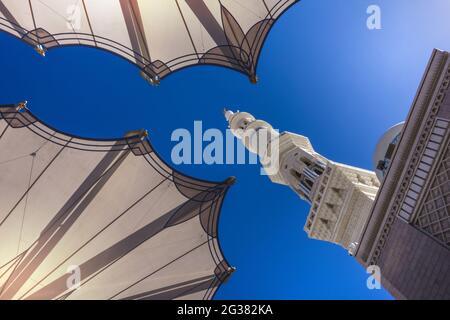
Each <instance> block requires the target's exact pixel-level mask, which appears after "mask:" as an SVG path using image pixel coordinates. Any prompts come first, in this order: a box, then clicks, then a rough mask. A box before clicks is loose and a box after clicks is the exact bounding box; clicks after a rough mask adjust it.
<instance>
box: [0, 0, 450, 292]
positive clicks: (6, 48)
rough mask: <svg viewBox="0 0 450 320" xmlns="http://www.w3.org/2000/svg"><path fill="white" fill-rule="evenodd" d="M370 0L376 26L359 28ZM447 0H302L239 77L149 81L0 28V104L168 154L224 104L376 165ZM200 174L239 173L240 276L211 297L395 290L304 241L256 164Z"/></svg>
mask: <svg viewBox="0 0 450 320" xmlns="http://www.w3.org/2000/svg"><path fill="white" fill-rule="evenodd" d="M371 4H377V5H379V6H380V7H381V12H382V27H383V29H382V30H375V31H370V30H368V29H367V27H366V19H367V14H366V9H367V7H368V6H369V5H371ZM449 10H450V2H449V1H448V0H371V1H366V0H303V1H302V2H300V3H299V4H297V5H295V6H294V7H292V8H291V9H290V10H289V11H288V12H287V13H286V14H285V15H284V16H283V17H282V18H281V19H280V20H279V21H278V22H277V24H276V25H275V27H274V28H273V30H272V32H271V33H270V35H269V38H268V40H267V41H266V44H265V47H264V50H263V53H262V56H261V60H260V63H259V70H258V75H259V78H260V82H259V83H258V84H257V85H252V84H250V82H249V81H248V79H247V78H246V77H245V76H243V75H242V74H239V73H237V72H233V71H231V70H227V69H223V68H218V67H195V68H190V69H186V70H183V71H181V72H177V73H175V74H173V75H171V76H170V77H168V78H166V79H164V80H163V81H162V83H161V86H159V87H151V86H149V85H148V84H147V83H146V82H145V81H144V80H143V79H142V78H141V77H140V76H139V73H138V69H137V68H136V67H135V66H133V65H131V64H129V63H128V62H126V61H124V60H122V59H120V58H118V57H116V56H113V55H111V54H108V53H105V52H103V51H97V50H94V49H90V48H82V47H70V48H61V49H55V50H51V51H50V52H48V55H47V57H45V58H42V57H40V56H39V55H37V54H36V53H35V52H34V51H33V50H32V49H31V48H30V47H29V46H27V45H25V44H24V43H22V42H20V41H18V40H17V39H15V38H12V37H11V36H9V35H7V34H4V33H0V48H1V50H0V70H1V77H0V93H1V95H0V98H1V101H0V103H14V102H18V101H22V100H28V101H29V107H30V109H31V110H32V111H33V113H35V114H36V115H37V116H39V117H40V118H41V119H42V120H44V121H45V122H47V123H49V124H51V125H53V126H54V127H57V128H59V129H60V130H63V131H66V132H69V133H72V134H76V135H81V136H87V137H98V138H105V137H119V136H122V135H123V134H124V133H125V132H127V131H129V130H134V129H139V128H146V129H148V130H149V133H150V139H151V141H152V143H153V144H154V145H155V147H156V148H157V149H158V150H159V153H160V154H161V155H162V157H163V158H164V159H165V160H166V161H168V162H170V153H171V149H172V147H173V146H174V145H175V143H174V142H171V141H170V136H171V133H172V131H173V130H174V129H177V128H187V129H189V130H193V125H194V120H202V121H203V127H204V128H205V129H207V128H220V129H223V130H225V129H226V123H225V121H224V118H223V115H222V109H223V107H225V106H227V107H230V108H232V109H240V110H245V111H249V112H251V113H253V114H254V115H255V116H256V117H258V118H260V119H264V120H266V121H268V122H270V123H271V124H272V125H273V126H274V127H275V128H278V129H280V130H281V131H284V130H286V131H291V132H296V133H299V134H302V135H306V136H308V137H309V138H310V139H311V141H312V143H313V145H314V147H315V149H316V150H317V151H318V152H320V153H322V154H323V155H325V156H326V157H328V158H329V159H332V160H335V161H338V162H343V163H347V164H351V165H354V166H360V167H363V168H367V169H371V167H372V165H371V157H372V153H373V151H374V147H375V144H376V142H377V140H378V138H379V137H380V136H381V135H382V134H383V132H384V131H385V130H387V129H388V128H389V127H390V126H392V125H393V124H396V123H398V122H400V121H402V120H404V119H405V117H406V114H407V112H408V110H409V108H410V106H411V103H412V100H413V97H414V95H415V92H416V90H417V87H418V84H419V82H420V79H421V77H422V74H423V72H424V69H425V66H426V64H427V61H428V58H429V56H430V54H431V51H432V49H433V48H435V47H437V48H440V49H443V50H450V39H449V36H448V30H449V28H450V22H449V21H448V12H449ZM178 169H179V170H181V171H183V172H185V173H187V174H190V175H194V176H196V177H199V178H204V179H210V180H223V179H225V178H227V177H228V176H236V177H237V183H236V184H235V185H234V186H233V188H232V189H231V191H230V192H229V194H228V197H227V198H226V201H225V204H224V206H223V211H222V216H221V221H220V240H221V243H222V247H223V250H224V253H225V255H226V257H227V259H228V260H229V262H230V263H231V264H232V265H235V266H236V267H237V272H236V273H235V274H234V275H233V276H232V278H231V279H230V281H229V282H227V283H226V284H225V285H223V286H222V288H221V289H220V291H219V292H218V294H217V295H216V298H219V299H390V296H389V294H388V293H386V292H385V291H384V290H368V289H367V287H366V279H367V274H366V273H365V270H363V269H362V268H361V267H360V266H359V265H358V264H357V263H356V261H354V260H353V258H351V257H349V256H348V254H347V253H346V252H345V250H343V249H341V248H340V247H337V246H335V245H332V244H328V243H324V242H320V241H314V240H309V239H308V238H307V236H306V234H305V233H304V232H303V225H304V223H305V219H306V216H307V214H308V210H309V208H308V205H307V204H306V203H303V202H302V201H301V200H300V199H299V198H298V197H297V196H296V195H295V194H294V193H293V192H291V191H290V190H289V189H288V188H287V187H284V186H280V185H275V184H272V183H271V182H270V181H269V179H268V178H267V177H264V176H260V175H259V167H258V166H256V165H210V166H207V165H181V166H178Z"/></svg>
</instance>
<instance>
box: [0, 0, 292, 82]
mask: <svg viewBox="0 0 450 320" xmlns="http://www.w3.org/2000/svg"><path fill="white" fill-rule="evenodd" d="M296 2H298V0H208V1H205V0H151V1H149V0H29V1H25V0H21V1H18V0H0V29H2V30H4V31H6V32H8V33H10V34H12V35H14V36H16V37H18V38H21V39H23V40H24V41H26V42H28V43H29V44H31V45H33V46H42V48H43V50H45V49H50V48H53V47H57V46H67V45H86V46H93V47H96V48H101V49H105V50H107V51H110V52H113V53H115V54H117V55H119V56H121V57H124V58H126V59H128V60H129V61H131V62H132V63H134V64H136V65H137V66H138V67H139V68H140V69H141V70H142V71H143V72H144V74H145V75H147V76H148V77H150V79H152V80H158V79H159V78H163V77H165V76H167V75H168V74H170V73H171V72H173V71H176V70H179V69H182V68H184V67H188V66H191V65H196V64H213V65H219V66H223V67H228V68H232V69H235V70H238V71H240V72H243V73H245V74H247V75H249V76H250V77H251V79H252V80H255V72H256V66H257V62H258V57H259V54H260V51H261V47H262V45H263V43H264V40H265V39H266V36H267V34H268V32H269V30H270V28H271V27H272V25H273V24H274V22H275V21H276V20H277V18H278V17H279V16H280V15H281V14H282V13H283V12H284V11H286V10H287V9H288V8H289V7H290V6H291V5H293V4H294V3H296Z"/></svg>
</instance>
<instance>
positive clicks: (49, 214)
mask: <svg viewBox="0 0 450 320" xmlns="http://www.w3.org/2000/svg"><path fill="white" fill-rule="evenodd" d="M145 136H146V134H145V131H138V132H135V133H130V134H129V135H127V136H126V137H125V138H121V139H112V140H92V139H84V138H79V137H75V136H72V135H68V134H65V133H62V132H59V131H58V130H56V129H53V128H51V127H50V126H48V125H46V124H44V123H43V122H41V121H40V120H38V119H37V118H36V117H35V116H34V115H33V114H31V113H30V112H29V111H28V110H27V109H25V108H23V106H22V108H21V107H17V106H15V105H6V106H0V299H178V298H180V299H210V298H212V297H213V295H214V293H215V292H216V290H217V288H218V287H219V286H220V284H221V283H222V282H223V281H224V280H225V279H226V278H227V277H228V276H229V274H230V273H231V272H232V271H233V268H230V266H229V265H228V263H227V262H226V260H225V258H224V257H223V255H222V252H221V249H220V245H219V242H218V234H217V233H218V220H219V213H220V209H221V206H222V201H223V199H224V196H225V194H226V192H227V190H228V188H229V186H230V184H231V182H232V179H228V180H226V181H225V182H222V183H214V182H208V181H202V180H198V179H194V178H191V177H188V176H186V175H183V174H181V173H179V172H177V171H175V170H174V169H172V168H171V167H170V166H168V165H167V164H166V163H164V162H163V161H162V160H161V158H159V157H158V155H157V154H156V153H155V152H154V150H153V148H152V147H151V145H150V143H149V141H148V140H147V139H146V138H145ZM77 276H78V278H77ZM78 280H79V281H78ZM78 284H80V285H81V286H80V287H79V288H77V285H78Z"/></svg>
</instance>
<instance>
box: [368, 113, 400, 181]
mask: <svg viewBox="0 0 450 320" xmlns="http://www.w3.org/2000/svg"><path fill="white" fill-rule="evenodd" d="M404 124H405V123H404V122H400V123H398V124H396V125H395V126H393V127H391V128H390V129H389V130H388V131H386V133H385V134H384V135H383V136H382V137H381V139H380V140H379V141H378V143H377V146H376V148H375V153H374V155H373V158H372V161H373V166H374V169H375V173H376V175H377V177H378V180H380V182H381V181H383V179H384V176H385V174H386V172H387V169H388V168H389V165H390V163H391V160H392V156H393V152H394V148H395V146H396V145H397V143H398V141H399V140H400V134H401V132H402V129H403V126H404Z"/></svg>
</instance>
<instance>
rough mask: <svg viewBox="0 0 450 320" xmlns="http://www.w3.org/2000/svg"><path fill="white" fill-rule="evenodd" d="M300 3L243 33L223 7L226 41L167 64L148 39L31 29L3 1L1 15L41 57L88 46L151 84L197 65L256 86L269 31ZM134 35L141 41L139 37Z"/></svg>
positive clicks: (286, 4) (282, 7)
mask: <svg viewBox="0 0 450 320" xmlns="http://www.w3.org/2000/svg"><path fill="white" fill-rule="evenodd" d="M299 1H300V0H279V1H278V2H277V3H276V4H275V5H274V6H273V7H272V8H271V9H270V10H268V11H267V14H266V16H265V17H264V18H263V19H261V20H260V21H258V22H257V23H255V24H254V25H253V26H252V27H251V28H249V30H248V31H247V32H246V33H244V31H243V30H242V28H241V27H240V25H239V22H238V21H237V20H236V19H235V18H234V17H233V15H232V14H231V13H230V12H229V11H228V10H227V8H225V7H224V6H223V5H222V4H220V5H221V9H222V13H221V19H222V24H221V26H220V27H221V28H222V32H223V35H222V37H223V39H224V40H223V41H225V42H224V43H222V44H220V45H217V46H215V47H212V48H209V50H207V51H206V52H199V51H198V50H197V49H196V48H195V45H194V44H193V47H194V50H193V52H192V53H189V54H182V55H181V56H179V57H178V58H174V59H169V60H167V61H161V59H155V60H152V59H151V58H150V55H149V51H148V50H149V49H148V48H147V49H145V48H144V47H148V45H147V43H146V40H145V39H144V40H143V39H136V40H135V41H136V43H133V45H132V46H126V45H124V44H122V43H120V41H116V40H114V39H113V38H110V37H103V36H100V35H98V34H95V33H94V32H93V31H92V28H91V31H92V33H82V32H59V33H51V32H48V31H47V30H46V27H45V26H40V25H36V28H34V29H32V30H30V29H27V28H25V27H23V26H21V25H20V24H19V23H18V22H17V21H14V20H15V19H14V14H13V13H11V12H9V11H7V10H8V9H7V8H6V7H5V6H4V5H2V3H1V1H0V14H1V13H2V11H4V13H3V15H4V16H6V17H10V18H9V19H5V18H2V17H1V15H0V30H2V31H5V32H6V33H9V34H11V35H13V36H15V37H16V38H18V39H21V40H23V41H24V42H26V43H28V44H29V45H31V46H33V47H35V49H36V51H38V52H39V53H40V54H41V55H45V51H46V50H50V49H53V48H56V47H65V46H86V47H93V48H97V49H102V50H105V51H107V52H110V53H112V54H114V55H117V56H119V57H121V58H124V59H126V60H127V61H129V62H131V63H132V64H134V65H136V66H137V67H138V68H139V69H140V70H141V73H142V75H143V76H144V78H145V79H147V80H148V81H150V82H151V83H152V84H159V80H160V79H163V78H165V77H167V76H168V75H170V74H172V73H174V72H176V71H179V70H183V69H185V68H188V67H192V66H196V65H213V66H220V67H225V68H229V69H232V70H235V71H238V72H240V73H243V74H245V75H247V76H248V77H249V79H250V81H251V82H252V83H256V82H257V80H258V79H257V76H256V70H257V66H258V62H259V57H260V53H261V49H262V48H263V46H264V44H265V41H266V39H267V37H268V34H269V32H270V30H271V29H272V27H273V26H274V24H275V22H276V21H278V18H279V17H280V16H281V15H282V14H283V13H285V12H286V11H287V10H288V9H289V8H290V7H291V6H292V5H294V4H296V3H297V2H299ZM130 6H132V4H130ZM268 9H269V8H268ZM130 19H136V18H130ZM133 23H134V22H133ZM136 23H137V22H136ZM128 32H130V30H128ZM188 33H189V32H188ZM211 33H212V32H211ZM134 36H135V37H136V38H139V34H136V35H134ZM139 41H141V42H142V41H144V42H145V43H144V44H139V43H138V42H139ZM191 41H192V38H191ZM150 51H151V44H150Z"/></svg>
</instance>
